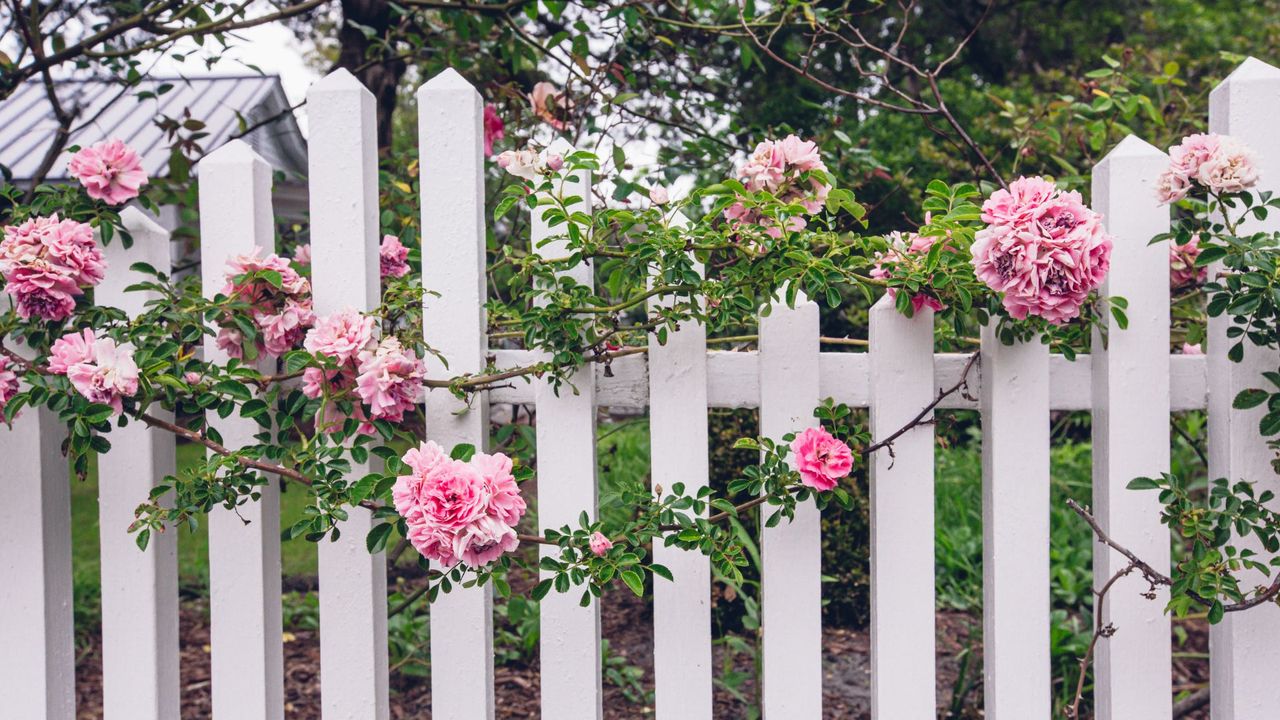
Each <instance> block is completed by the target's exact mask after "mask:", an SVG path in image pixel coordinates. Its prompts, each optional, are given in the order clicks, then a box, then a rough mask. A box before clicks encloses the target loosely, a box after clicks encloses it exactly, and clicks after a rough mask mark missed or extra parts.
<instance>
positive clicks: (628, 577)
mask: <svg viewBox="0 0 1280 720" xmlns="http://www.w3.org/2000/svg"><path fill="white" fill-rule="evenodd" d="M622 582H624V583H626V584H627V587H629V588H631V592H633V593H635V594H636V597H644V578H642V577H640V573H638V572H636V571H635V570H623V571H622Z"/></svg>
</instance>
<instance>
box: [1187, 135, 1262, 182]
mask: <svg viewBox="0 0 1280 720" xmlns="http://www.w3.org/2000/svg"><path fill="white" fill-rule="evenodd" d="M1196 180H1197V181H1199V183H1200V184H1201V185H1203V186H1205V187H1207V188H1209V189H1210V190H1211V191H1213V192H1215V193H1219V194H1222V193H1238V192H1243V191H1245V190H1247V189H1249V188H1251V187H1253V186H1254V185H1256V184H1257V182H1258V168H1257V164H1256V163H1255V162H1254V159H1253V153H1252V152H1251V151H1250V150H1249V148H1247V147H1245V145H1244V143H1241V142H1240V141H1239V140H1236V139H1235V138H1231V137H1225V136H1224V137H1220V138H1219V139H1218V149H1217V151H1216V152H1214V153H1213V154H1212V155H1210V156H1209V158H1208V159H1207V160H1205V161H1204V162H1202V163H1200V168H1199V170H1198V171H1197V173H1196Z"/></svg>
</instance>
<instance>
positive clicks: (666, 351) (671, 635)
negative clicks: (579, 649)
mask: <svg viewBox="0 0 1280 720" xmlns="http://www.w3.org/2000/svg"><path fill="white" fill-rule="evenodd" d="M673 222H679V223H683V222H684V218H683V217H677V218H676V219H674V220H673ZM655 282H656V281H655ZM664 304H669V302H667V303H664V302H662V301H660V300H656V299H655V300H653V301H651V303H650V307H652V308H658V307H661V306H663V305H664ZM649 444H650V447H651V452H650V456H651V458H652V465H651V471H650V475H651V478H652V483H653V485H654V487H655V488H656V487H658V486H661V487H662V488H663V490H664V491H669V490H670V489H671V486H672V485H674V484H675V483H677V482H680V483H684V485H685V492H687V493H689V494H690V495H694V494H696V493H697V492H698V490H699V489H700V488H701V487H703V486H705V485H706V484H707V482H708V473H709V465H710V463H709V457H708V448H707V329H706V327H705V326H704V325H702V324H701V323H695V322H687V323H682V324H681V326H680V329H679V330H677V331H675V332H672V333H670V334H669V335H668V336H667V342H666V344H665V345H662V344H658V343H657V342H656V341H655V342H653V344H652V345H651V346H650V348H649ZM653 559H654V562H656V563H658V564H661V565H665V566H666V567H667V568H668V569H669V570H671V572H672V574H674V575H675V578H676V579H675V582H668V581H666V580H663V579H661V578H654V581H653V670H654V685H655V698H656V701H657V708H656V710H657V716H658V717H659V718H662V720H668V719H669V718H682V719H684V720H696V719H698V718H705V719H706V720H710V718H711V712H712V705H711V700H712V693H711V565H710V562H709V561H708V559H707V557H706V556H705V555H703V554H702V553H699V552H695V551H691V550H681V549H679V548H674V547H666V546H664V545H662V543H657V542H655V543H654V544H653Z"/></svg>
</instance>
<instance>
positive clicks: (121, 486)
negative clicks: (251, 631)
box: [94, 207, 180, 720]
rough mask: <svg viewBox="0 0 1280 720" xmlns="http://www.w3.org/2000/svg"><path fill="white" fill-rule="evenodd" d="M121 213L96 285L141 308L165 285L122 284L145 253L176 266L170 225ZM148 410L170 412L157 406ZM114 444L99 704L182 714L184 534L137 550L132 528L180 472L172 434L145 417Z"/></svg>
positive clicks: (102, 298) (103, 518) (104, 521)
mask: <svg viewBox="0 0 1280 720" xmlns="http://www.w3.org/2000/svg"><path fill="white" fill-rule="evenodd" d="M120 218H121V220H122V221H123V222H124V225H125V227H126V228H128V230H129V232H130V234H131V235H132V236H133V247H131V248H127V249H126V248H125V247H124V243H122V242H121V241H120V239H119V238H117V239H116V240H115V241H114V242H112V243H111V244H110V245H108V246H106V247H105V248H103V252H104V254H105V256H106V260H107V264H108V266H109V267H111V268H112V272H109V273H107V276H106V278H105V279H103V281H102V283H101V284H100V285H98V287H97V289H96V290H95V291H94V299H95V300H96V301H97V302H98V303H99V304H101V305H108V306H111V307H116V308H120V309H121V310H124V311H125V312H126V313H128V314H129V315H130V316H135V315H138V314H140V313H142V312H144V311H145V309H146V308H145V304H146V302H147V301H148V300H153V299H155V298H157V297H159V293H155V292H153V291H146V292H125V288H126V287H127V286H129V285H130V284H132V283H134V282H137V281H138V280H139V278H140V277H141V276H140V275H138V274H137V273H133V272H129V271H128V267H129V266H130V265H132V264H133V263H136V262H145V263H148V264H150V265H151V266H152V267H154V268H157V269H159V270H160V271H161V272H168V271H169V267H170V266H171V261H170V251H169V247H170V245H169V233H168V232H167V231H165V229H164V228H162V227H160V226H159V225H158V224H157V223H156V222H155V221H154V220H152V219H151V218H149V217H147V216H146V215H145V214H143V213H142V212H141V211H140V210H138V209H136V208H132V207H130V208H125V210H124V211H123V212H121V213H120ZM152 413H153V414H155V415H157V416H159V417H162V418H164V419H168V420H172V419H173V414H172V413H170V412H168V411H165V410H163V409H160V408H154V409H153V410H152ZM108 439H109V440H110V441H111V452H108V453H103V454H101V455H99V456H98V480H99V482H98V525H99V533H100V538H101V540H100V542H101V558H102V560H101V561H102V706H103V715H104V717H106V718H107V719H108V720H114V718H128V719H129V720H133V719H135V718H136V719H137V720H147V719H148V718H152V719H154V720H164V719H166V718H174V717H177V716H178V705H179V699H180V695H179V691H178V554H177V553H178V543H177V540H178V537H177V536H178V533H177V531H176V530H174V531H171V532H166V533H152V534H151V539H150V541H149V542H148V543H147V549H146V551H145V552H142V551H139V550H138V546H137V544H136V543H135V542H134V540H135V538H134V536H133V535H131V534H129V533H128V532H126V531H125V530H126V528H128V527H129V524H130V523H132V522H133V519H134V510H135V509H136V508H137V507H138V504H139V503H141V502H142V501H143V500H144V499H146V498H147V496H148V494H149V493H150V492H151V489H152V488H153V487H154V486H155V485H156V484H157V483H158V482H159V481H160V480H162V479H163V478H164V477H165V476H166V475H172V474H173V473H174V472H175V471H176V457H175V455H174V440H173V436H172V435H169V434H168V433H158V432H154V431H153V430H151V429H150V428H148V427H147V426H146V425H143V424H142V423H140V422H135V423H130V425H129V426H128V427H124V428H117V429H115V430H114V431H112V433H111V435H110V436H109V438H108Z"/></svg>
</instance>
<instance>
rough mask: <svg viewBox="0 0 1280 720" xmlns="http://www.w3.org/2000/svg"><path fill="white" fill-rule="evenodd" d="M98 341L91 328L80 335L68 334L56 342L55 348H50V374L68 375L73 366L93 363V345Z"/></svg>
mask: <svg viewBox="0 0 1280 720" xmlns="http://www.w3.org/2000/svg"><path fill="white" fill-rule="evenodd" d="M97 341H98V339H97V338H96V337H94V334H93V330H92V329H90V328H85V329H84V330H83V331H82V332H78V333H75V332H72V333H67V334H66V335H63V336H62V337H60V338H58V339H57V340H54V341H53V346H52V347H50V348H49V372H51V373H54V374H56V375H66V374H67V370H69V369H70V368H71V366H72V365H79V364H80V363H87V362H93V345H94V343H96V342H97Z"/></svg>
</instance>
